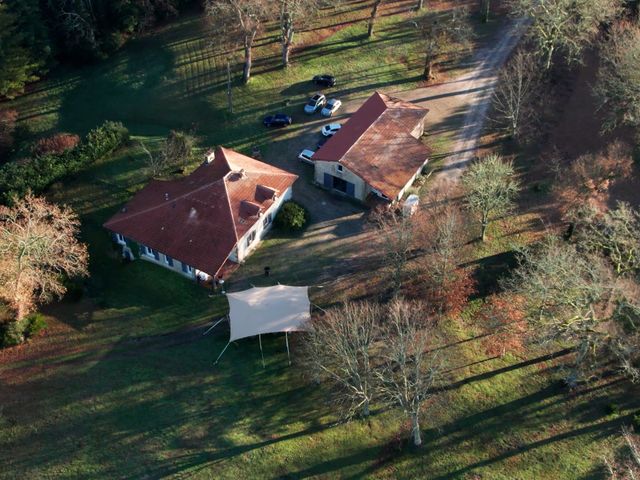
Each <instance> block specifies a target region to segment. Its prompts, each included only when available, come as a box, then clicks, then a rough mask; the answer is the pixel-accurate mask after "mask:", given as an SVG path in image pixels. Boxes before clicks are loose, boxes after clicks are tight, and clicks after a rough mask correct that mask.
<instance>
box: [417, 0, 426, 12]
mask: <svg viewBox="0 0 640 480" xmlns="http://www.w3.org/2000/svg"><path fill="white" fill-rule="evenodd" d="M423 7H424V0H418V3H417V4H416V10H422V8H423Z"/></svg>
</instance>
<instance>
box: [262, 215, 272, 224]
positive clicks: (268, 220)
mask: <svg viewBox="0 0 640 480" xmlns="http://www.w3.org/2000/svg"><path fill="white" fill-rule="evenodd" d="M272 220H273V214H272V213H269V214H267V216H266V217H264V220H262V228H267V227H268V226H269V225H271V221H272Z"/></svg>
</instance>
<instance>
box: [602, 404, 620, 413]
mask: <svg viewBox="0 0 640 480" xmlns="http://www.w3.org/2000/svg"><path fill="white" fill-rule="evenodd" d="M605 411H606V412H607V415H613V416H617V415H619V414H620V406H619V405H618V404H616V403H609V404H607V406H606V408H605Z"/></svg>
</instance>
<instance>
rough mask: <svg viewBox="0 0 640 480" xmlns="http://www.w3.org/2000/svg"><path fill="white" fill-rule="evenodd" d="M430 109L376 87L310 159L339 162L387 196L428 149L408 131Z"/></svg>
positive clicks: (412, 171)
mask: <svg viewBox="0 0 640 480" xmlns="http://www.w3.org/2000/svg"><path fill="white" fill-rule="evenodd" d="M428 112H429V110H427V109H426V108H422V107H419V106H417V105H414V104H413V103H409V102H405V101H403V100H399V99H397V98H393V97H390V96H388V95H385V94H384V93H380V92H375V93H374V94H373V95H371V97H369V98H368V99H367V101H366V102H364V103H363V104H362V106H361V107H360V108H359V109H358V111H357V112H355V113H354V114H353V115H352V116H351V118H350V119H349V120H348V121H347V123H345V124H344V125H343V126H342V128H341V129H340V130H339V131H338V132H337V133H336V134H335V135H334V136H333V137H331V138H330V139H329V140H328V141H327V142H326V143H325V144H324V145H323V146H322V147H321V148H320V149H319V150H318V151H317V152H316V153H315V154H314V155H313V160H314V161H317V160H321V161H326V162H339V163H341V164H343V165H344V166H345V167H347V168H348V169H349V170H351V171H352V172H354V173H356V174H357V175H358V176H360V177H361V178H362V179H363V180H364V181H365V182H367V183H368V184H369V185H371V186H372V187H373V188H375V189H376V190H378V191H380V192H382V193H383V194H385V195H386V196H387V197H389V198H395V197H396V196H397V195H398V193H400V190H402V188H403V187H404V186H405V185H406V184H407V182H408V181H409V180H410V179H411V177H412V176H413V175H414V174H415V173H416V171H417V170H418V169H419V168H420V167H421V166H422V165H423V164H424V162H425V161H426V160H427V158H428V157H429V155H430V154H431V149H429V148H428V147H427V146H426V145H424V144H423V143H422V142H421V141H420V140H419V139H417V138H415V137H413V136H412V135H411V132H412V131H413V130H414V129H415V128H416V127H417V126H418V125H419V124H420V122H422V121H424V119H425V117H426V115H427V113H428Z"/></svg>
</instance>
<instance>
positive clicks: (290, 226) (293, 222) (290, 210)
mask: <svg viewBox="0 0 640 480" xmlns="http://www.w3.org/2000/svg"><path fill="white" fill-rule="evenodd" d="M308 217H309V215H308V213H307V209H306V208H304V207H303V206H302V205H300V204H299V203H296V202H294V201H291V200H289V201H287V202H284V204H283V205H282V208H280V211H279V212H278V215H276V219H275V222H274V223H275V225H276V227H278V228H280V229H282V230H285V231H289V232H292V231H299V230H302V229H303V228H304V226H305V225H306V224H307V221H308Z"/></svg>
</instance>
